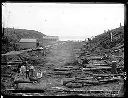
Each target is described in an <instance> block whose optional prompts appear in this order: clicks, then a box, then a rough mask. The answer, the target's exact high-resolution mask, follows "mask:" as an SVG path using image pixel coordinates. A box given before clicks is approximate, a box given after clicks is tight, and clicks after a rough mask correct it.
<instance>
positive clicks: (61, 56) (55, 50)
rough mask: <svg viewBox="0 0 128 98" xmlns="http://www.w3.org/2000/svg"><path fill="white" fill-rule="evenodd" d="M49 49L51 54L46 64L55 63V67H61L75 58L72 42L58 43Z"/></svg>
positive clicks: (47, 57)
mask: <svg viewBox="0 0 128 98" xmlns="http://www.w3.org/2000/svg"><path fill="white" fill-rule="evenodd" d="M49 49H50V54H48V55H47V56H46V60H47V63H46V65H47V64H53V65H54V66H55V67H60V66H63V65H64V64H66V63H68V62H72V61H73V60H74V59H75V57H74V53H73V47H72V44H69V43H58V44H55V45H52V46H51V47H50V48H49Z"/></svg>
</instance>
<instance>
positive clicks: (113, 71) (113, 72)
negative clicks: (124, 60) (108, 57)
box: [111, 62, 117, 74]
mask: <svg viewBox="0 0 128 98" xmlns="http://www.w3.org/2000/svg"><path fill="white" fill-rule="evenodd" d="M111 67H112V69H111V72H112V74H117V68H116V63H115V62H114V63H112V66H111Z"/></svg>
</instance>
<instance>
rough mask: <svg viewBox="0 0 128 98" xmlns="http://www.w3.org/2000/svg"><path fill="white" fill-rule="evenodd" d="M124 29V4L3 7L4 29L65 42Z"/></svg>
mask: <svg viewBox="0 0 128 98" xmlns="http://www.w3.org/2000/svg"><path fill="white" fill-rule="evenodd" d="M120 23H121V24H122V25H124V4H79V3H76V4H71V3H3V6H2V25H3V26H4V27H10V28H16V29H28V30H36V31H39V32H42V33H43V34H46V35H48V36H59V39H60V40H62V41H66V40H85V39H86V38H91V37H92V36H96V35H99V34H101V33H103V32H104V30H106V31H107V30H108V29H109V30H111V29H114V28H117V27H119V26H120Z"/></svg>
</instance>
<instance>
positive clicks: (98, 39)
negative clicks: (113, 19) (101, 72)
mask: <svg viewBox="0 0 128 98" xmlns="http://www.w3.org/2000/svg"><path fill="white" fill-rule="evenodd" d="M111 33H112V41H111V36H110V34H111ZM123 44H124V26H121V27H119V28H116V29H112V30H109V31H107V32H105V33H103V34H100V35H98V36H95V38H93V39H92V40H90V41H88V42H86V43H85V45H84V49H86V50H87V51H90V52H91V53H98V54H102V53H104V52H105V53H108V52H110V50H111V49H113V48H114V47H118V46H120V45H123Z"/></svg>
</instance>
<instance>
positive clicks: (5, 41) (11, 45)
mask: <svg viewBox="0 0 128 98" xmlns="http://www.w3.org/2000/svg"><path fill="white" fill-rule="evenodd" d="M43 36H46V35H44V34H42V33H41V32H38V31H34V30H26V29H14V28H3V33H2V40H1V45H2V53H7V52H9V51H13V50H18V47H19V46H18V45H17V43H18V42H19V41H20V39H21V38H37V39H38V40H39V41H40V42H43Z"/></svg>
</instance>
